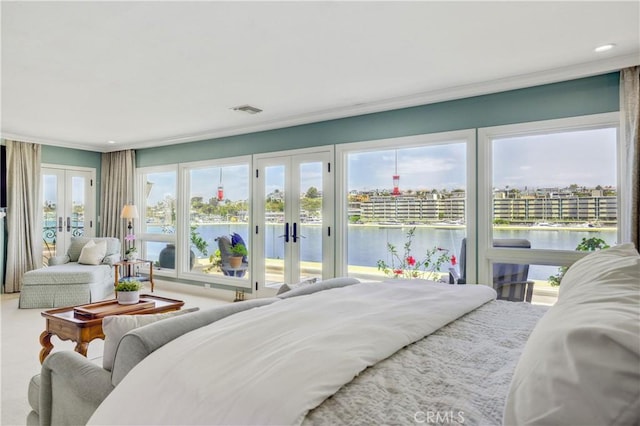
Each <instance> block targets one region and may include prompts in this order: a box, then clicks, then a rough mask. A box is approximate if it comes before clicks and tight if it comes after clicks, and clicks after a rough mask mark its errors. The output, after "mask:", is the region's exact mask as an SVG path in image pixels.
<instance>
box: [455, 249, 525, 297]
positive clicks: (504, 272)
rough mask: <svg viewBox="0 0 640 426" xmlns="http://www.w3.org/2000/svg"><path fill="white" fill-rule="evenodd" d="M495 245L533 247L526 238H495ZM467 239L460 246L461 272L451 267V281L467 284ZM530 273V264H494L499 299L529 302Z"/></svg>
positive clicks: (495, 287) (494, 276) (494, 281)
mask: <svg viewBox="0 0 640 426" xmlns="http://www.w3.org/2000/svg"><path fill="white" fill-rule="evenodd" d="M493 246H494V247H511V248H531V243H530V242H529V240H524V239H494V240H493ZM466 253H467V239H466V238H463V239H462V245H461V247H460V257H459V258H458V260H459V265H460V272H459V273H458V271H457V270H456V269H455V268H450V269H449V283H451V284H466V282H467V276H466V273H467V271H466V257H467V255H466ZM528 275H529V265H528V264H512V263H494V264H493V288H494V289H495V290H496V292H497V293H498V299H499V300H508V301H511V302H523V301H526V302H529V303H531V298H532V297H533V285H534V282H533V281H530V280H527V277H528Z"/></svg>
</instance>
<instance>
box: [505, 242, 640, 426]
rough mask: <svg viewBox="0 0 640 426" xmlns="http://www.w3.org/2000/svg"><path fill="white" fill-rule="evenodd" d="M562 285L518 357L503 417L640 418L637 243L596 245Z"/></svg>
mask: <svg viewBox="0 0 640 426" xmlns="http://www.w3.org/2000/svg"><path fill="white" fill-rule="evenodd" d="M565 280H567V281H565ZM567 284H568V285H567ZM565 285H567V287H566V288H564V291H563V289H562V287H563V286H565ZM560 289H561V292H560V296H559V298H558V302H557V303H556V304H555V305H554V306H553V307H551V309H549V311H548V312H547V313H546V314H545V315H544V317H542V319H541V320H540V321H539V322H538V324H537V325H536V327H535V329H534V330H533V332H532V333H531V336H530V337H529V340H528V341H527V344H526V345H525V349H524V352H523V353H522V356H521V357H520V360H519V361H518V365H517V367H516V370H515V373H514V375H513V379H512V382H511V386H510V388H509V393H508V395H507V403H506V407H505V414H504V419H503V423H504V424H505V425H512V424H513V425H516V424H518V425H520V424H533V423H535V424H557V425H560V424H565V425H568V424H571V425H582V424H584V425H587V424H601V425H613V424H616V425H618V424H638V422H639V420H640V414H639V413H640V321H639V318H640V256H639V255H638V252H637V251H636V250H635V249H634V248H633V246H631V245H622V246H618V247H614V248H611V249H607V250H602V251H598V252H594V253H592V254H590V255H588V256H586V257H585V258H583V259H581V260H580V261H578V262H576V263H575V264H574V265H573V266H572V267H571V268H570V269H569V270H568V271H567V273H566V274H565V276H564V278H563V279H562V283H561V285H560Z"/></svg>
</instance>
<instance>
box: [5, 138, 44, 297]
mask: <svg viewBox="0 0 640 426" xmlns="http://www.w3.org/2000/svg"><path fill="white" fill-rule="evenodd" d="M6 143H7V230H8V239H7V269H6V274H5V284H4V286H5V288H4V291H5V292H7V293H15V292H18V291H20V288H21V287H22V276H23V275H24V273H25V272H27V271H30V270H32V269H37V268H40V267H41V266H42V205H41V204H42V203H41V194H40V186H41V185H40V182H41V178H40V165H41V160H42V149H41V146H40V145H36V144H32V143H25V142H15V141H9V140H8V141H6Z"/></svg>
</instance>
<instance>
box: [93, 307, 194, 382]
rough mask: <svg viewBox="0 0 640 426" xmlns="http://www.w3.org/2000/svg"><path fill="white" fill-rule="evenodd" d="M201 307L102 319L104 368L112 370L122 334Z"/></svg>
mask: <svg viewBox="0 0 640 426" xmlns="http://www.w3.org/2000/svg"><path fill="white" fill-rule="evenodd" d="M198 309H199V308H191V309H183V310H180V311H172V312H165V313H162V314H146V315H109V316H106V317H104V319H103V320H102V332H103V333H104V353H103V355H102V368H104V369H105V370H108V371H111V370H112V369H113V360H114V359H115V357H116V351H117V349H118V344H119V343H120V340H122V336H124V335H125V334H127V333H128V332H129V331H131V330H134V329H136V328H138V327H142V326H145V325H148V324H153V323H154V322H157V321H161V320H164V319H167V318H171V317H175V316H178V315H184V314H187V313H189V312H195V311H197V310H198Z"/></svg>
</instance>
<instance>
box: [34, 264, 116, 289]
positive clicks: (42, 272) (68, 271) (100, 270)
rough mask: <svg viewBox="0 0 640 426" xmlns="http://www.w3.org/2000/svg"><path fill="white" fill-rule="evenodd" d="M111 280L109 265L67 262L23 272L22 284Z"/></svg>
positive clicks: (111, 271)
mask: <svg viewBox="0 0 640 426" xmlns="http://www.w3.org/2000/svg"><path fill="white" fill-rule="evenodd" d="M107 280H113V268H112V267H111V266H109V265H80V264H79V263H77V262H69V263H65V264H62V265H56V266H49V267H48V268H40V269H34V270H33V271H28V272H26V273H25V274H24V276H23V279H22V283H23V285H33V284H46V285H50V284H52V285H58V284H87V283H101V282H104V281H107Z"/></svg>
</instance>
